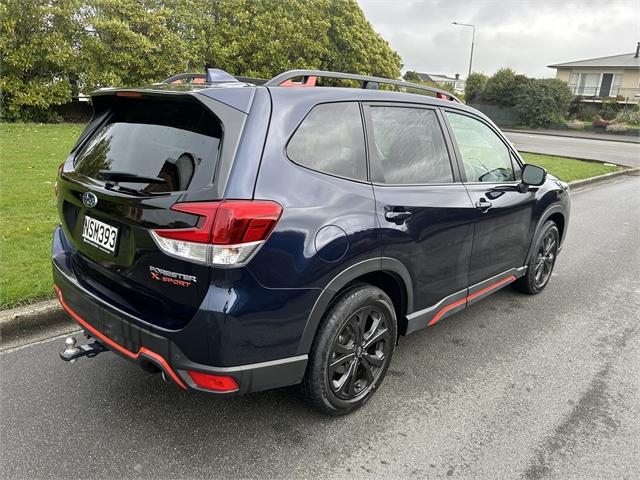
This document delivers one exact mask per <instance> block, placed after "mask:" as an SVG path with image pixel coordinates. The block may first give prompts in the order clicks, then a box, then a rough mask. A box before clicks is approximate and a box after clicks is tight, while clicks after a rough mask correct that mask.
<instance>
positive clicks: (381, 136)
mask: <svg viewBox="0 0 640 480" xmlns="http://www.w3.org/2000/svg"><path fill="white" fill-rule="evenodd" d="M369 112H370V115H371V125H372V127H373V144H372V145H373V150H374V151H373V152H372V157H374V158H376V159H377V162H376V165H375V167H376V168H374V166H373V165H372V172H373V176H374V180H375V181H376V182H380V183H387V184H395V185H410V184H427V183H451V182H453V174H452V171H451V162H450V160H449V152H448V151H447V146H446V143H445V140H444V135H443V133H442V129H441V128H440V123H439V121H438V118H437V116H436V113H435V112H434V111H433V110H428V109H422V108H412V107H387V106H370V108H369Z"/></svg>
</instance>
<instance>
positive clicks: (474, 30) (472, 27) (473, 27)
mask: <svg viewBox="0 0 640 480" xmlns="http://www.w3.org/2000/svg"><path fill="white" fill-rule="evenodd" d="M451 24H452V25H458V26H460V27H471V29H472V31H471V57H470V58H469V74H468V75H467V79H468V78H469V76H470V75H471V65H473V44H474V43H475V41H476V26H475V25H472V24H470V23H459V22H451Z"/></svg>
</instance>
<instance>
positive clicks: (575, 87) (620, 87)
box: [549, 42, 640, 103]
mask: <svg viewBox="0 0 640 480" xmlns="http://www.w3.org/2000/svg"><path fill="white" fill-rule="evenodd" d="M549 68H555V69H556V78H559V79H560V80H564V81H565V82H567V83H568V84H569V87H570V88H571V91H572V92H573V93H574V95H576V96H578V97H581V98H582V101H584V102H602V101H603V100H606V99H613V98H615V99H617V101H618V102H619V103H639V102H640V42H638V46H637V47H636V51H635V53H624V54H622V55H613V56H610V57H601V58H591V59H588V60H579V61H577V62H567V63H556V64H553V65H549Z"/></svg>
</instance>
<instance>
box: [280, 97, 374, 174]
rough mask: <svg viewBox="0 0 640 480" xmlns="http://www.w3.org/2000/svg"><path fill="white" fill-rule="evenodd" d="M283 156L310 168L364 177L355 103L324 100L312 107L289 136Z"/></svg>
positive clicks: (358, 112) (357, 112) (361, 140)
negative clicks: (327, 101) (285, 152)
mask: <svg viewBox="0 0 640 480" xmlns="http://www.w3.org/2000/svg"><path fill="white" fill-rule="evenodd" d="M287 155H288V156H289V158H290V159H291V160H293V161H294V162H296V163H297V164H299V165H302V166H304V167H307V168H310V169H312V170H317V171H319V172H324V173H329V174H332V175H337V176H340V177H346V178H352V179H355V180H366V179H367V160H366V155H365V147H364V129H363V127H362V117H361V116H360V108H359V106H358V104H357V103H355V102H345V103H327V104H322V105H317V106H316V107H314V109H313V110H311V112H310V113H309V114H308V115H307V116H306V118H305V119H304V120H303V122H302V123H301V124H300V126H299V127H298V130H296V133H295V134H294V135H293V137H291V140H290V141H289V145H288V146H287Z"/></svg>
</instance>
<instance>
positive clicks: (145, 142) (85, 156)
mask: <svg viewBox="0 0 640 480" xmlns="http://www.w3.org/2000/svg"><path fill="white" fill-rule="evenodd" d="M221 139H222V125H221V123H220V120H218V118H217V117H216V116H215V115H213V113H211V112H210V111H209V110H207V109H206V108H204V107H203V106H201V105H200V104H198V103H195V102H184V101H167V100H164V101H160V100H148V99H122V100H121V101H116V102H115V103H114V107H113V108H112V110H111V111H110V113H109V116H108V118H107V120H106V121H105V122H104V123H103V124H102V125H101V126H100V127H99V128H98V129H97V130H96V132H95V133H94V134H93V135H92V136H91V138H90V139H89V140H88V142H87V143H86V144H85V146H84V147H83V148H82V149H81V150H80V152H79V153H78V155H77V156H76V160H75V169H76V171H77V172H79V173H81V174H83V175H86V176H88V177H91V178H95V179H98V180H109V179H111V178H113V179H114V180H115V181H117V178H118V177H117V176H116V174H119V173H122V174H128V175H132V176H136V177H155V178H157V179H158V180H156V181H153V182H145V181H140V182H127V181H117V182H118V183H119V184H121V185H124V186H127V187H129V188H135V189H136V190H142V191H146V192H175V191H183V190H190V189H194V188H195V187H198V188H202V187H204V186H206V185H207V184H210V183H211V181H212V180H213V175H214V172H215V167H216V162H217V159H218V155H219V149H220V142H221ZM196 179H198V181H195V180H196Z"/></svg>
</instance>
